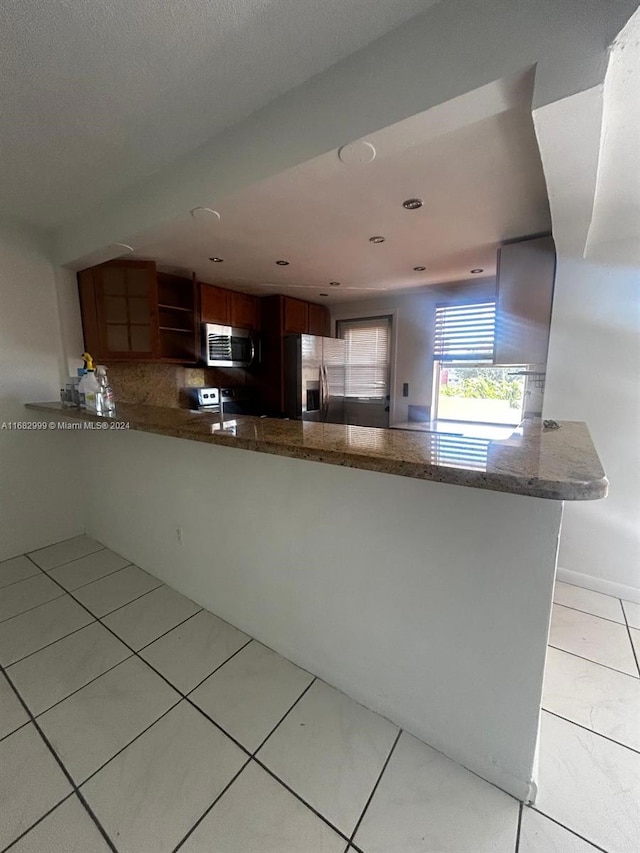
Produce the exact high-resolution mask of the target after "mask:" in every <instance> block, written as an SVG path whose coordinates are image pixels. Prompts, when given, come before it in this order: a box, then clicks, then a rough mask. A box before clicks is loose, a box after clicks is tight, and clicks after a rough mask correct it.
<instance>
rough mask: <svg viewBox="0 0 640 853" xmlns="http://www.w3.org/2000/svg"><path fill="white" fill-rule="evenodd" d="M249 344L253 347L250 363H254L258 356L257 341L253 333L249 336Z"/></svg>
mask: <svg viewBox="0 0 640 853" xmlns="http://www.w3.org/2000/svg"><path fill="white" fill-rule="evenodd" d="M249 345H250V347H251V351H250V353H249V364H253V362H254V361H255V358H256V343H255V341H254V339H253V335H250V336H249Z"/></svg>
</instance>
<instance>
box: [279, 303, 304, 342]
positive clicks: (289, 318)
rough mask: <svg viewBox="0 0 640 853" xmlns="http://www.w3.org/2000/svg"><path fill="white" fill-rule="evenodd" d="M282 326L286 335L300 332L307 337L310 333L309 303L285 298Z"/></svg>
mask: <svg viewBox="0 0 640 853" xmlns="http://www.w3.org/2000/svg"><path fill="white" fill-rule="evenodd" d="M282 324H283V329H284V332H285V334H296V332H300V333H301V334H303V335H306V334H307V333H308V331H309V303H308V302H303V301H302V299H292V298H291V297H290V296H285V297H284V299H283V308H282Z"/></svg>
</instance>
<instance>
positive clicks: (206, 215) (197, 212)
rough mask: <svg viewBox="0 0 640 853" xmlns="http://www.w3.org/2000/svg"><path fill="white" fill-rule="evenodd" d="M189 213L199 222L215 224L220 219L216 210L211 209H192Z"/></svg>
mask: <svg viewBox="0 0 640 853" xmlns="http://www.w3.org/2000/svg"><path fill="white" fill-rule="evenodd" d="M189 213H190V214H191V215H192V216H193V218H194V219H198V220H200V221H201V222H205V221H212V220H215V221H216V222H217V221H218V220H219V219H220V214H219V213H218V211H217V210H213V208H211V207H194V208H193V209H192V210H190V211H189Z"/></svg>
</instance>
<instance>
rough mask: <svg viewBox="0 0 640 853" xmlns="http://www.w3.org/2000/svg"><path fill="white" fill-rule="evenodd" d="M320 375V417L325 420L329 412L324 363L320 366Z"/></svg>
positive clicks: (327, 384) (327, 383) (327, 386)
mask: <svg viewBox="0 0 640 853" xmlns="http://www.w3.org/2000/svg"><path fill="white" fill-rule="evenodd" d="M320 377H321V383H320V387H321V389H322V391H321V393H322V401H321V409H322V414H321V418H322V420H323V421H325V420H326V419H327V415H328V414H329V382H328V380H327V368H326V365H324V364H323V365H322V366H321V367H320Z"/></svg>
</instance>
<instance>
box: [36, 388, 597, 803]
mask: <svg viewBox="0 0 640 853" xmlns="http://www.w3.org/2000/svg"><path fill="white" fill-rule="evenodd" d="M28 408H29V409H31V410H32V413H33V414H34V415H36V413H38V415H37V417H38V419H41V420H43V421H47V422H50V421H53V422H57V421H58V420H61V419H68V420H77V421H83V420H84V421H87V422H89V421H96V422H101V423H109V420H108V419H103V418H99V417H97V416H93V417H91V416H88V415H86V414H85V413H82V412H80V411H79V410H73V409H65V408H63V407H62V406H61V405H60V404H57V403H45V404H32V405H29V406H28ZM117 420H118V421H122V422H128V423H129V426H130V429H129V430H108V429H100V430H86V431H85V430H82V431H79V432H74V433H73V434H69V435H68V440H69V441H76V442H77V443H78V445H79V447H78V458H79V464H81V465H82V468H83V471H84V472H85V476H86V486H87V494H88V500H89V509H90V513H89V516H90V528H89V529H88V531H87V532H88V533H89V534H90V535H92V536H94V537H96V538H97V539H99V540H100V541H102V542H103V543H104V544H105V545H107V546H108V547H110V548H112V549H114V550H115V551H117V552H120V553H122V554H124V555H126V557H127V558H128V559H130V560H132V561H133V562H135V563H137V564H138V565H140V566H141V567H142V568H144V569H146V570H152V573H153V574H156V575H157V576H159V577H161V579H162V580H164V581H166V582H167V583H169V584H170V585H171V586H173V587H174V588H176V589H178V590H179V591H180V592H182V593H184V594H185V595H187V596H189V597H190V598H192V599H194V600H195V601H197V602H198V603H200V604H202V605H203V606H205V607H207V608H209V609H210V610H212V611H213V612H215V613H217V614H218V615H219V616H221V617H222V618H224V619H226V620H228V621H229V622H231V623H232V624H234V625H236V626H237V627H239V628H241V629H243V630H245V631H247V632H249V633H251V634H252V635H253V636H256V637H257V638H258V639H259V640H260V641H261V642H263V643H265V644H266V645H269V646H271V647H272V648H274V649H276V650H277V651H278V652H280V653H281V654H284V655H285V656H287V657H288V658H290V659H291V660H293V661H294V662H295V663H297V664H299V665H301V666H303V667H305V668H306V669H308V670H310V671H311V672H313V673H314V674H315V675H317V676H319V677H320V678H323V679H324V680H326V681H327V682H329V683H330V684H332V685H334V686H336V687H338V688H339V689H341V690H343V691H344V692H345V693H347V694H349V695H350V696H352V697H353V698H354V699H356V700H358V701H360V702H362V704H364V705H366V706H367V707H369V708H372V709H373V710H375V711H377V712H379V713H381V714H384V715H385V716H387V717H389V718H390V719H391V720H393V721H394V722H395V723H397V724H399V725H400V726H402V727H403V728H405V729H406V730H407V731H409V732H411V733H412V734H414V735H416V736H417V737H419V738H421V739H422V740H424V741H425V742H427V743H429V744H430V745H432V746H434V747H435V748H437V749H439V750H441V751H442V752H444V753H445V754H447V755H448V756H450V757H451V758H453V759H454V760H456V761H458V762H460V763H461V764H463V765H464V766H466V767H468V768H469V769H471V770H473V771H474V772H476V773H478V774H479V775H480V776H482V777H484V778H485V779H488V780H489V781H491V782H493V783H495V784H496V785H498V786H499V787H501V788H503V789H504V790H506V791H508V792H509V793H511V794H513V795H514V796H516V797H518V798H519V799H521V800H532V799H534V798H535V769H534V768H535V753H536V744H537V737H538V718H539V712H540V701H541V692H542V676H543V668H544V659H545V651H546V643H547V635H548V630H549V619H550V612H551V600H552V591H553V583H554V577H555V569H556V556H557V545H558V537H559V533H560V524H561V517H562V502H563V501H564V500H596V499H599V498H603V497H605V496H606V491H607V480H606V478H605V476H604V472H603V470H602V467H601V465H600V462H599V459H598V457H597V454H596V452H595V450H594V448H593V445H592V443H591V439H590V436H589V433H588V430H587V428H586V426H585V425H584V424H580V423H573V422H561V423H560V426H559V429H556V430H545V429H544V427H543V426H542V424H541V423H540V422H539V421H532V422H530V423H527V424H526V425H525V426H524V428H523V429H522V430H517V431H515V432H514V434H513V435H512V436H511V437H510V438H508V439H506V440H504V441H489V440H481V439H476V440H474V439H469V438H466V437H457V436H451V435H442V434H424V433H405V432H401V431H394V430H377V429H369V428H363V427H350V426H344V425H337V424H319V423H302V422H298V421H280V420H271V419H263V418H251V417H236V416H225V417H223V418H221V417H220V416H219V415H207V414H203V413H197V412H192V411H188V410H180V409H165V408H161V407H153V406H136V405H124V404H121V405H119V406H118V419H117ZM149 433H151V434H149ZM175 438H180V439H187V440H182V441H175V440H174V439H175ZM246 450H254V451H259V452H257V453H246V452H243V451H246ZM317 463H329V464H317ZM398 475H399V476H398ZM132 507H135V513H132V512H131V509H132Z"/></svg>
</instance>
